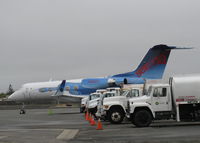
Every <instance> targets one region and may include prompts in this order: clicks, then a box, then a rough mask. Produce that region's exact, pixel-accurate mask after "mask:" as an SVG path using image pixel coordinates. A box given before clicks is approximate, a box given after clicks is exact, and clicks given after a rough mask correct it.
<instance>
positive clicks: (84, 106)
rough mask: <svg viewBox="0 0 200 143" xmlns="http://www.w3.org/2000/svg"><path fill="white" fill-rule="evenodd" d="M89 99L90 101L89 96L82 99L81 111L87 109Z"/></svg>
mask: <svg viewBox="0 0 200 143" xmlns="http://www.w3.org/2000/svg"><path fill="white" fill-rule="evenodd" d="M87 101H88V96H87V97H85V98H83V99H81V107H80V113H83V112H85V111H86V105H87Z"/></svg>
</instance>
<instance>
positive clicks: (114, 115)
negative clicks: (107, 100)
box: [108, 109, 125, 124]
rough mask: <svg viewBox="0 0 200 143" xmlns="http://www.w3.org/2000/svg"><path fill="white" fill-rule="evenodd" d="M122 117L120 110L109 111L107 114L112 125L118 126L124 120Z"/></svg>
mask: <svg viewBox="0 0 200 143" xmlns="http://www.w3.org/2000/svg"><path fill="white" fill-rule="evenodd" d="M124 116H125V115H124V113H123V111H122V110H119V109H118V110H117V109H111V110H110V111H109V113H108V120H109V121H110V122H111V123H113V124H120V123H121V122H122V121H123V120H124Z"/></svg>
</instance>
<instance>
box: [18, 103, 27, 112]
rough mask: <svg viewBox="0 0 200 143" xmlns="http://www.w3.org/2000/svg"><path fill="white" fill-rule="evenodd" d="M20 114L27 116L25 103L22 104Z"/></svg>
mask: <svg viewBox="0 0 200 143" xmlns="http://www.w3.org/2000/svg"><path fill="white" fill-rule="evenodd" d="M19 114H26V111H25V105H24V103H22V107H21V109H20V112H19Z"/></svg>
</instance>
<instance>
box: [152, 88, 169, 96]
mask: <svg viewBox="0 0 200 143" xmlns="http://www.w3.org/2000/svg"><path fill="white" fill-rule="evenodd" d="M166 95H167V89H166V88H161V87H158V88H155V89H154V92H153V97H166Z"/></svg>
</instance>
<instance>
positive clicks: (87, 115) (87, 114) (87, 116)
mask: <svg viewBox="0 0 200 143" xmlns="http://www.w3.org/2000/svg"><path fill="white" fill-rule="evenodd" d="M85 120H86V121H89V113H88V111H87V113H86V116H85Z"/></svg>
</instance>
